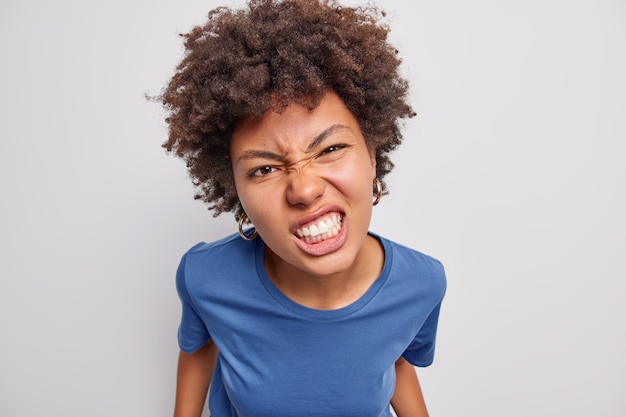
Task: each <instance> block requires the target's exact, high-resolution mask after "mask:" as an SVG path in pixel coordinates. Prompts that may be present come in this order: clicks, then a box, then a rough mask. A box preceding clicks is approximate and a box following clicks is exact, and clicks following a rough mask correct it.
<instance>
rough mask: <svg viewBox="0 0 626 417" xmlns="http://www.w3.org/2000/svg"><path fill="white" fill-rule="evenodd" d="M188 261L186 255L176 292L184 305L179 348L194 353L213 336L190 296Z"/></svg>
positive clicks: (180, 269) (177, 276) (179, 267)
mask: <svg viewBox="0 0 626 417" xmlns="http://www.w3.org/2000/svg"><path fill="white" fill-rule="evenodd" d="M186 261H187V255H186V254H185V256H183V258H182V260H181V261H180V264H179V265H178V270H177V271H176V290H177V292H178V297H179V298H180V302H181V304H182V317H181V321H180V325H179V327H178V346H179V347H180V350H182V351H183V352H185V353H193V352H195V351H196V350H198V349H199V348H201V347H202V346H204V344H205V343H206V342H207V341H208V340H209V339H210V338H211V336H210V334H209V332H208V330H207V328H206V326H205V324H204V322H203V321H202V318H201V317H200V315H199V314H198V312H197V309H196V308H195V306H194V304H193V302H192V299H191V297H190V295H189V291H188V289H187V281H186V278H185V266H186Z"/></svg>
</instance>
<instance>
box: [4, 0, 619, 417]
mask: <svg viewBox="0 0 626 417" xmlns="http://www.w3.org/2000/svg"><path fill="white" fill-rule="evenodd" d="M231 3H232V2H231ZM220 4H222V3H221V2H220V3H215V2H214V1H208V0H207V1H184V2H183V1H173V0H168V1H165V0H158V1H147V0H145V1H121V0H109V1H78V0H76V1H70V0H59V1H54V2H48V1H43V0H32V1H18V0H9V1H6V0H3V1H2V3H1V5H0V57H1V59H2V65H1V66H0V138H1V141H2V142H1V145H2V148H1V150H0V152H1V153H0V164H1V165H0V170H1V178H0V187H1V188H0V195H1V197H0V198H1V200H0V207H1V210H2V212H1V214H2V215H1V217H0V244H1V247H0V249H1V250H0V257H1V271H2V272H1V281H0V337H1V338H2V339H1V340H2V341H1V343H0V415H2V416H3V417H4V416H6V417H12V416H28V417H31V416H32V417H39V416H42V417H43V416H89V417H100V416H102V417H105V416H106V417H110V416H116V417H117V416H134V417H141V416H146V417H148V416H149V417H155V416H169V415H171V410H172V405H173V398H174V383H175V367H176V357H177V352H178V350H177V345H176V337H175V335H176V328H177V325H178V318H179V304H178V299H177V297H176V294H175V288H174V272H175V268H176V266H177V264H178V261H179V259H180V256H181V255H182V253H183V252H184V251H185V250H186V249H187V248H188V247H190V246H191V245H193V244H194V243H196V242H197V241H200V240H214V239H216V238H218V237H221V236H223V235H225V234H227V233H231V232H234V231H235V228H236V225H235V222H234V221H233V220H232V217H231V216H230V215H225V216H223V218H218V219H213V218H212V216H211V213H209V212H208V211H207V210H206V209H205V208H204V206H203V205H202V203H200V202H197V201H194V200H193V198H192V195H193V188H192V186H191V184H190V182H189V181H188V179H187V176H186V172H185V168H184V164H183V163H182V162H181V161H179V160H176V159H175V158H174V157H171V156H168V155H166V154H165V152H164V151H163V150H162V149H161V147H160V145H161V143H162V142H163V141H164V140H165V138H166V126H165V124H164V122H163V111H162V110H161V108H160V107H159V106H158V105H157V104H154V103H150V102H147V101H146V100H145V99H144V93H158V91H159V90H160V88H161V87H162V86H163V85H164V84H165V83H166V81H167V79H168V77H169V76H171V75H172V73H173V69H174V66H175V65H176V63H177V62H178V60H179V59H180V57H181V54H182V45H181V40H180V39H179V38H178V36H177V34H178V33H180V32H186V31H188V30H189V29H190V28H191V27H192V25H194V24H200V23H203V22H204V19H205V16H206V13H207V12H208V10H209V9H211V8H213V7H214V6H216V5H220ZM236 4H240V2H237V3H236ZM383 6H384V7H385V9H386V10H387V11H388V12H389V23H390V25H391V27H392V36H391V39H392V41H393V42H394V44H395V45H396V46H397V47H398V48H399V49H400V52H401V55H402V56H403V57H404V66H403V71H405V73H406V74H407V76H408V78H409V79H410V80H411V82H412V90H411V91H412V98H411V100H412V102H413V104H414V107H415V109H416V111H417V113H418V117H417V118H415V119H412V120H411V121H409V122H408V123H407V124H406V130H405V143H404V144H403V146H402V147H401V150H399V151H398V152H396V154H395V161H396V170H395V171H394V172H393V174H392V175H391V176H390V177H389V183H390V185H391V194H390V195H389V196H388V197H386V198H385V199H384V200H383V202H382V203H381V204H380V205H379V206H378V207H376V209H375V213H374V219H373V224H372V230H374V231H376V232H378V233H381V234H383V235H385V236H387V237H389V238H392V239H394V240H397V241H399V242H401V243H405V244H407V245H410V246H413V247H415V248H417V249H420V250H422V251H423V252H426V253H429V254H431V255H433V256H435V257H437V258H439V259H441V260H442V261H443V263H444V264H445V266H446V270H447V274H448V280H449V287H448V294H447V296H446V301H445V304H444V307H443V310H442V312H441V319H440V330H439V339H438V350H437V354H436V359H435V364H434V365H433V366H432V367H430V368H427V369H424V370H421V371H420V376H421V381H422V384H423V388H424V391H425V395H426V399H427V402H428V404H429V408H430V411H431V415H432V416H433V417H434V416H480V417H491V416H494V417H496V416H498V417H501V416H507V417H517V416H519V417H522V416H524V417H527V416H569V417H578V416H580V417H583V416H585V417H587V416H604V417H608V416H615V417H616V416H623V415H624V413H625V412H626V400H625V399H624V395H623V394H624V387H626V355H625V354H624V353H625V352H626V341H625V326H624V319H625V318H626V306H625V303H624V299H625V298H626V289H625V284H624V279H625V278H626V261H625V258H624V254H623V252H624V250H626V220H625V216H624V212H625V211H626V192H625V188H626V187H625V184H624V182H625V178H626V168H625V166H626V164H624V157H625V155H624V141H625V139H626V120H625V119H626V117H625V116H626V81H625V79H626V78H625V76H624V74H626V59H625V56H626V5H625V4H624V2H622V1H618V0H613V1H611V0H587V1H579V0H574V1H566V0H562V1H561V0H548V1H539V0H530V1H524V2H518V1H516V2H514V1H495V0H491V1H489V0H475V1H471V2H469V1H462V0H448V1H437V2H435V1H412V2H406V1H400V0H397V1H385V2H384V5H383Z"/></svg>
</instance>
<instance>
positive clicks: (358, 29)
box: [157, 0, 414, 216]
mask: <svg viewBox="0 0 626 417" xmlns="http://www.w3.org/2000/svg"><path fill="white" fill-rule="evenodd" d="M384 16H385V14H384V12H382V11H381V10H380V9H378V8H376V7H374V6H367V7H356V8H351V7H342V6H340V5H338V4H337V3H336V2H335V1H334V0H283V1H279V0H250V1H249V2H248V4H247V7H246V8H244V9H240V10H233V9H230V8H227V7H220V8H217V9H215V10H212V11H211V12H209V15H208V21H207V22H206V24H204V25H203V26H197V27H194V28H193V29H192V30H191V31H190V32H189V33H187V34H184V35H181V36H183V37H184V38H185V56H184V58H183V59H182V61H181V62H180V64H179V65H178V67H177V71H176V73H175V74H174V76H173V77H172V79H171V80H170V82H169V84H168V85H167V86H166V88H165V89H164V91H163V92H162V94H161V95H160V96H159V97H158V98H157V100H158V101H160V102H161V103H162V104H163V105H164V107H165V109H166V111H167V118H166V121H167V123H168V125H169V137H168V140H167V141H166V142H165V143H164V144H163V147H165V148H166V149H167V151H169V152H174V153H175V154H176V155H177V156H179V157H181V158H182V159H183V160H184V161H185V162H186V164H187V167H188V169H189V174H190V176H191V179H192V181H193V183H194V185H195V186H196V187H197V194H196V198H197V199H202V200H203V201H205V202H206V203H207V204H208V205H209V208H210V209H212V210H214V215H215V216H217V215H218V214H220V213H222V212H227V211H233V212H235V215H237V216H239V215H241V214H242V208H241V204H240V203H239V199H238V197H237V192H236V189H235V183H234V179H233V173H232V167H231V162H230V156H229V143H230V137H231V133H232V130H233V127H234V125H235V124H236V123H237V121H239V120H240V119H241V118H243V117H249V116H252V117H260V116H261V115H263V114H264V113H265V112H266V111H267V110H269V109H273V110H275V111H281V109H282V108H284V107H286V106H287V105H289V104H291V103H298V104H302V105H305V106H307V107H308V108H311V109H312V108H314V107H315V106H316V105H317V104H318V103H319V100H320V99H321V97H322V96H323V95H324V93H325V92H327V91H329V90H331V91H334V92H335V93H337V94H338V95H339V97H341V99H342V100H343V101H344V103H345V104H346V106H347V107H348V108H349V109H350V111H352V113H353V114H354V115H355V117H356V119H357V120H358V122H359V125H360V127H361V130H362V132H363V136H364V137H365V140H366V142H367V145H368V147H369V148H370V149H373V150H375V153H376V161H377V173H376V175H377V178H378V179H379V180H380V181H381V183H382V184H383V187H384V182H383V181H382V178H383V177H384V176H385V174H387V173H388V172H389V171H390V170H391V169H392V168H393V164H392V162H391V160H390V159H389V157H388V153H389V152H390V151H392V150H394V149H395V148H396V147H397V146H398V145H399V144H400V142H401V140H402V135H401V133H400V128H399V124H398V123H399V120H400V119H401V118H406V117H411V116H413V115H414V113H413V110H412V109H411V107H410V105H409V104H408V103H407V102H406V96H407V91H408V85H407V82H406V80H404V79H403V78H402V77H401V76H400V74H399V72H398V67H399V65H400V59H399V58H398V56H397V54H398V51H396V50H395V48H393V47H392V46H391V45H390V44H389V43H388V42H387V34H388V32H389V28H388V27H387V26H386V25H385V24H383V23H381V20H382V18H384Z"/></svg>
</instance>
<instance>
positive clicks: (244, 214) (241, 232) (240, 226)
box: [237, 213, 259, 240]
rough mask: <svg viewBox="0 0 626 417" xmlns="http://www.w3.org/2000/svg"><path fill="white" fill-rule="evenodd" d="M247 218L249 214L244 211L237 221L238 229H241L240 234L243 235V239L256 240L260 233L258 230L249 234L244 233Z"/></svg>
mask: <svg viewBox="0 0 626 417" xmlns="http://www.w3.org/2000/svg"><path fill="white" fill-rule="evenodd" d="M246 220H248V215H247V214H246V213H243V215H242V216H241V217H240V218H239V222H238V223H237V225H238V229H239V236H241V238H242V239H243V240H254V239H255V238H256V237H257V236H258V235H259V234H258V233H257V231H256V230H255V231H254V232H253V233H252V234H251V235H247V234H245V233H244V231H243V224H244V223H245V221H246Z"/></svg>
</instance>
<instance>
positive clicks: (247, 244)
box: [183, 233, 255, 262]
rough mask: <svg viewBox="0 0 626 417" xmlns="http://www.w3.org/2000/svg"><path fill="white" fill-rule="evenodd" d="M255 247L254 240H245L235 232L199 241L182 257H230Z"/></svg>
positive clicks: (246, 252) (203, 258) (193, 258)
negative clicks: (222, 236) (209, 240)
mask: <svg viewBox="0 0 626 417" xmlns="http://www.w3.org/2000/svg"><path fill="white" fill-rule="evenodd" d="M254 249H255V242H254V241H245V240H243V239H241V237H239V234H237V233H235V234H232V235H229V236H226V237H224V238H222V239H219V240H216V241H213V242H200V243H197V244H195V245H194V246H192V247H191V248H190V249H189V250H188V251H187V252H186V253H185V254H184V255H183V259H186V260H187V261H188V262H189V261H190V260H202V261H206V259H207V258H216V259H223V260H226V259H232V258H236V257H238V256H241V255H242V254H245V255H247V254H249V253H250V252H251V251H254Z"/></svg>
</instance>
